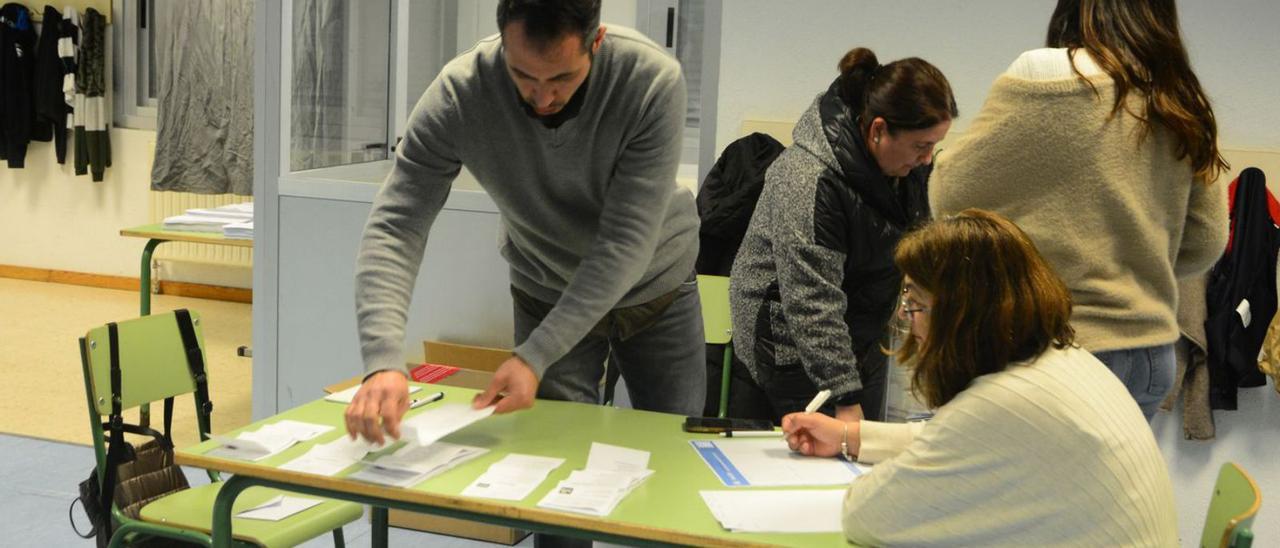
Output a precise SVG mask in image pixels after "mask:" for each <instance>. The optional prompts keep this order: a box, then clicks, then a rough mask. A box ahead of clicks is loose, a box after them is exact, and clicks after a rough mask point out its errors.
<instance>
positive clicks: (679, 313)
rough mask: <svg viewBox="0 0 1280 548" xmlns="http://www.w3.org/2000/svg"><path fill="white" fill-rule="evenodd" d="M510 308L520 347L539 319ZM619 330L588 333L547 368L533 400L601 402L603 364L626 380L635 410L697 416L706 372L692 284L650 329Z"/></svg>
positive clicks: (694, 282) (693, 282) (695, 285)
mask: <svg viewBox="0 0 1280 548" xmlns="http://www.w3.org/2000/svg"><path fill="white" fill-rule="evenodd" d="M513 308H514V311H515V341H516V344H520V343H522V342H524V340H525V339H527V338H529V333H531V332H532V331H533V329H534V328H535V327H537V326H538V323H539V322H541V321H542V317H541V316H539V315H538V314H537V313H533V312H531V311H530V310H527V309H525V308H523V307H521V306H519V304H517V305H516V306H514V307H513ZM606 327H608V326H606ZM602 331H603V332H602ZM618 331H619V330H618V329H609V328H606V329H596V330H593V331H592V332H591V333H588V334H587V336H586V337H584V338H583V339H582V340H581V341H579V342H578V344H577V345H575V346H574V347H573V348H572V349H571V350H569V353H568V354H565V355H564V357H562V358H560V359H559V360H558V361H556V362H555V363H553V364H551V367H549V368H548V369H547V372H546V373H545V374H544V375H543V376H542V380H541V382H539V384H538V398H541V399H549V400H563V401H576V402H583V403H601V397H600V388H601V379H603V378H604V373H605V362H606V360H607V361H608V362H609V363H610V364H613V365H617V367H618V370H619V372H621V374H622V378H623V379H624V380H626V386H627V393H628V394H629V395H630V396H631V403H632V405H633V406H635V408H636V409H643V410H646V411H660V412H664V413H675V414H678V415H701V414H702V407H703V403H704V401H705V400H706V396H707V394H706V390H707V388H706V384H707V372H706V339H705V337H704V336H703V332H702V304H701V302H700V301H699V300H698V282H697V280H696V279H690V280H689V281H687V282H684V283H683V284H681V286H680V288H679V289H677V290H676V296H675V299H674V300H673V301H671V304H670V305H669V306H667V308H666V310H663V311H662V312H661V313H660V314H658V315H657V317H656V318H655V319H654V321H653V323H652V324H650V325H647V326H645V327H642V328H639V329H638V330H636V331H635V332H633V333H625V336H623V334H621V333H619V332H618Z"/></svg>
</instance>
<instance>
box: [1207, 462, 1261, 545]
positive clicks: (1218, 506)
mask: <svg viewBox="0 0 1280 548" xmlns="http://www.w3.org/2000/svg"><path fill="white" fill-rule="evenodd" d="M1260 506H1262V492H1261V491H1259V490H1258V484H1257V483H1255V482H1254V481H1253V478H1251V477H1249V474H1248V473H1247V472H1245V471H1244V469H1242V468H1240V466H1238V465H1237V464H1236V463H1234V462H1228V463H1226V464H1223V465H1222V469H1221V470H1219V471H1218V481H1217V483H1215V484H1214V486H1213V498H1212V499H1211V500H1210V502H1209V512H1208V515H1207V516H1205V520H1204V533H1203V534H1201V536H1200V546H1201V547H1202V548H1214V547H1219V548H1227V547H1237V546H1239V547H1244V546H1248V545H1249V544H1251V543H1252V541H1253V531H1252V530H1251V527H1253V518H1254V516H1256V515H1257V514H1258V508H1259V507H1260Z"/></svg>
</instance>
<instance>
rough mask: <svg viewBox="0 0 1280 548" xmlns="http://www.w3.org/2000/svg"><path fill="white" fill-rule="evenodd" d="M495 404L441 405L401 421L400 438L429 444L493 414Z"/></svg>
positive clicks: (413, 442)
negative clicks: (480, 407)
mask: <svg viewBox="0 0 1280 548" xmlns="http://www.w3.org/2000/svg"><path fill="white" fill-rule="evenodd" d="M493 409H494V408H493V406H492V405H491V406H489V407H485V408H482V409H472V408H471V406H470V405H468V404H465V403H453V404H448V405H441V406H440V407H436V408H435V409H428V410H426V411H423V412H422V413H418V414H417V415H414V416H413V417H412V418H408V419H405V420H404V422H401V423H400V438H401V439H403V440H406V441H408V442H409V443H410V444H412V445H428V444H431V443H432V442H434V441H436V440H438V439H440V438H443V437H445V436H447V435H449V434H452V433H453V432H455V431H457V430H460V429H462V428H464V427H466V426H467V425H470V424H471V423H473V422H476V421H478V420H480V419H483V418H485V417H488V416H489V415H492V414H493Z"/></svg>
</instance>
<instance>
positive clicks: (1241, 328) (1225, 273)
mask: <svg viewBox="0 0 1280 548" xmlns="http://www.w3.org/2000/svg"><path fill="white" fill-rule="evenodd" d="M1277 246H1280V229H1277V228H1276V225H1275V224H1274V223H1273V221H1272V219H1271V215H1270V212H1269V211H1268V210H1267V183H1266V177H1265V176H1264V175H1263V173H1262V171H1261V170H1259V169H1257V168H1248V169H1246V170H1244V171H1243V172H1241V174H1240V177H1239V179H1237V182H1236V190H1235V196H1234V198H1233V206H1232V209H1231V244H1230V248H1229V249H1230V251H1228V252H1227V253H1226V254H1225V255H1223V256H1222V258H1221V259H1219V260H1218V263H1217V264H1215V265H1214V267H1213V270H1211V271H1210V272H1209V281H1208V286H1207V287H1206V288H1205V300H1206V301H1207V304H1208V319H1207V320H1205V323H1204V327H1205V332H1206V336H1207V338H1208V341H1207V343H1208V351H1209V359H1208V367H1209V406H1210V407H1211V408H1213V409H1228V410H1234V409H1236V388H1237V387H1249V386H1261V385H1263V384H1266V377H1265V376H1264V375H1263V374H1262V372H1261V371H1259V370H1258V352H1259V351H1260V350H1261V349H1262V341H1263V339H1264V338H1265V337H1266V333H1267V327H1268V326H1269V325H1270V324H1271V318H1272V316H1274V315H1275V313H1276V286H1275V281H1276V251H1277Z"/></svg>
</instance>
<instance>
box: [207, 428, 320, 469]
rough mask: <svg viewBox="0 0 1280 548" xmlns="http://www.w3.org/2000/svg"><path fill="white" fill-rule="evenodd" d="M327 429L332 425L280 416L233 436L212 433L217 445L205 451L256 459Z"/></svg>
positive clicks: (213, 453) (222, 455) (228, 456)
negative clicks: (271, 421) (279, 418)
mask: <svg viewBox="0 0 1280 548" xmlns="http://www.w3.org/2000/svg"><path fill="white" fill-rule="evenodd" d="M331 430H333V427H332V426H328V425H323V424H311V423H306V422H300V421H294V420H282V421H279V422H274V423H271V424H267V425H263V426H262V427H261V428H258V429H257V430H254V431H251V432H241V433H240V434H239V435H237V436H235V437H234V438H233V437H228V436H217V435H215V436H213V439H214V440H215V441H217V442H218V444H219V445H220V447H218V448H216V449H214V450H212V451H209V455H212V456H216V457H223V458H232V459H239V460H249V461H259V460H262V459H265V458H267V457H270V456H272V455H274V454H276V453H279V452H281V451H284V450H285V449H288V448H290V447H292V446H293V444H295V443H298V442H300V441H307V440H310V439H312V438H314V437H316V436H319V435H320V434H323V433H325V432H329V431H331Z"/></svg>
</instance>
